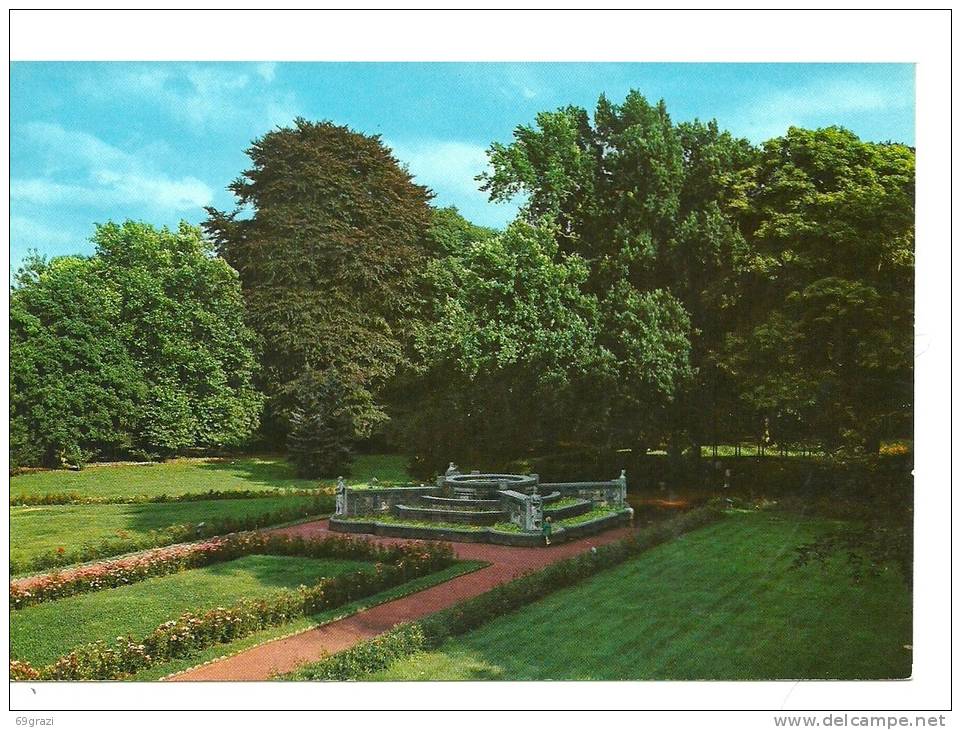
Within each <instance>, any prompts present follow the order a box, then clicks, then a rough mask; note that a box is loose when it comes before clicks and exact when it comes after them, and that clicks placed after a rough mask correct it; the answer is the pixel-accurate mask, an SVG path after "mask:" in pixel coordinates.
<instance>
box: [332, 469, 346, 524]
mask: <svg viewBox="0 0 961 730" xmlns="http://www.w3.org/2000/svg"><path fill="white" fill-rule="evenodd" d="M346 514H347V483H346V482H345V481H344V478H343V477H337V486H336V487H335V488H334V515H336V516H338V517H342V516H344V515H346Z"/></svg>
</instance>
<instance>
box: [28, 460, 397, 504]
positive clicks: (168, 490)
mask: <svg viewBox="0 0 961 730" xmlns="http://www.w3.org/2000/svg"><path fill="white" fill-rule="evenodd" d="M405 463H406V459H405V457H403V456H393V455H370V456H358V457H357V458H356V459H355V460H354V465H353V474H354V476H353V477H352V478H351V479H350V480H348V481H349V482H350V483H351V484H365V483H366V482H367V481H368V480H369V479H370V478H371V477H377V479H378V480H380V481H406V480H408V479H409V477H408V476H407V471H406V468H405ZM332 484H333V482H331V481H326V482H318V481H317V480H312V479H299V478H297V476H296V474H295V473H294V469H293V467H292V466H291V465H290V463H289V462H288V461H287V460H286V459H284V458H283V457H280V456H249V457H237V458H226V459H173V460H171V461H167V462H163V463H156V464H93V465H90V466H88V467H87V468H85V469H84V470H83V471H69V470H49V471H37V472H31V473H27V474H20V475H18V476H15V477H12V478H11V479H10V494H12V495H20V494H51V493H61V492H79V493H81V494H85V495H89V496H96V497H111V498H116V497H131V498H132V497H143V496H147V497H155V496H158V495H161V494H166V495H168V496H179V495H181V494H195V493H197V492H207V491H210V490H216V491H248V490H250V491H264V492H271V491H276V490H285V489H315V488H317V487H319V486H329V485H332Z"/></svg>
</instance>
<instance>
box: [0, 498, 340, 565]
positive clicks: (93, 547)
mask: <svg viewBox="0 0 961 730" xmlns="http://www.w3.org/2000/svg"><path fill="white" fill-rule="evenodd" d="M333 508H334V498H333V497H332V496H330V495H326V494H325V495H318V496H317V497H316V499H314V500H313V501H311V502H310V503H309V504H306V505H304V504H302V505H299V506H296V507H283V508H281V509H277V510H274V511H273V512H266V513H263V514H259V515H247V516H246V517H223V518H220V519H211V520H208V521H206V522H202V523H199V524H183V525H171V526H170V527H166V528H164V529H162V530H151V531H150V532H147V533H144V534H143V535H139V536H137V537H128V538H116V539H108V540H104V541H102V542H100V543H97V544H87V545H83V546H81V547H79V548H73V549H71V550H63V551H61V550H57V551H53V552H49V553H45V554H43V555H38V556H36V557H34V558H32V559H30V560H25V561H19V560H11V561H10V572H11V573H13V574H14V575H17V574H20V575H23V574H27V573H38V572H40V571H44V570H48V569H50V568H62V567H65V566H67V565H72V564H75V563H85V562H88V561H91V560H99V559H100V558H111V557H114V556H115V555H123V554H125V553H133V552H138V551H140V550H149V549H150V548H157V547H164V546H166V545H174V544H176V543H179V542H189V541H192V540H197V539H198V538H204V537H213V536H215V535H226V534H228V533H232V532H243V531H244V530H256V529H259V528H261V527H269V526H271V525H277V524H282V523H284V522H291V521H293V520H296V519H300V518H301V517H309V516H312V515H323V514H329V513H330V512H332V511H333Z"/></svg>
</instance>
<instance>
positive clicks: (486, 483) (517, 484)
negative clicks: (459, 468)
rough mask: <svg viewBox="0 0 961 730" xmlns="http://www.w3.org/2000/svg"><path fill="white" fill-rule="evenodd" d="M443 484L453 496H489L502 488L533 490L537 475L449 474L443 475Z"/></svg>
mask: <svg viewBox="0 0 961 730" xmlns="http://www.w3.org/2000/svg"><path fill="white" fill-rule="evenodd" d="M444 486H445V487H447V488H449V489H450V490H451V492H452V493H453V494H454V496H455V497H460V498H463V499H479V498H484V497H488V498H490V497H493V496H495V495H496V493H497V492H498V491H500V490H502V489H510V490H513V491H515V492H524V493H530V492H533V491H534V489H535V488H536V487H537V477H532V476H528V475H526V474H451V475H450V476H446V477H444Z"/></svg>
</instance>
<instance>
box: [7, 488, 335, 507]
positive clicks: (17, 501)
mask: <svg viewBox="0 0 961 730" xmlns="http://www.w3.org/2000/svg"><path fill="white" fill-rule="evenodd" d="M322 494H323V492H321V491H320V490H318V489H285V490H283V491H281V490H276V491H271V492H266V491H254V490H250V489H246V490H243V491H235V492H232V491H230V490H226V491H225V490H218V489H210V490H208V491H206V492H190V493H187V494H178V495H169V494H153V495H147V494H141V495H132V496H123V495H118V496H115V497H98V496H91V495H87V494H83V493H81V492H45V493H43V494H17V495H10V506H11V507H28V506H33V505H48V504H153V503H158V504H169V503H171V502H210V501H214V500H219V499H265V498H269V497H276V496H284V497H318V496H320V495H322ZM331 504H332V503H331Z"/></svg>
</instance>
